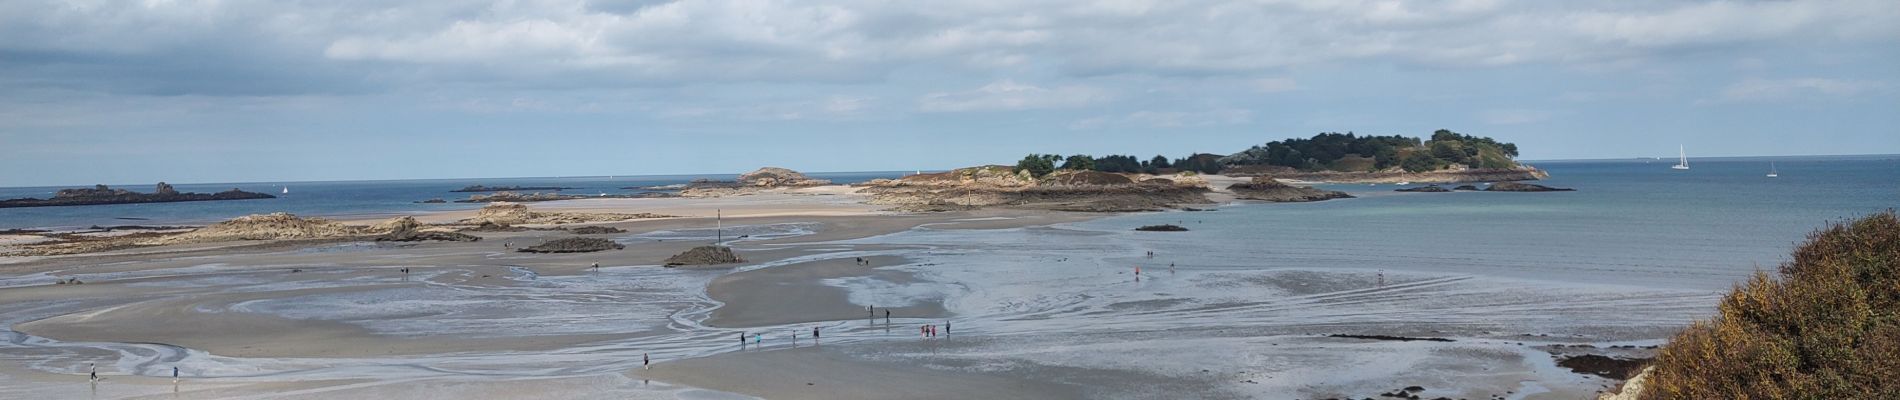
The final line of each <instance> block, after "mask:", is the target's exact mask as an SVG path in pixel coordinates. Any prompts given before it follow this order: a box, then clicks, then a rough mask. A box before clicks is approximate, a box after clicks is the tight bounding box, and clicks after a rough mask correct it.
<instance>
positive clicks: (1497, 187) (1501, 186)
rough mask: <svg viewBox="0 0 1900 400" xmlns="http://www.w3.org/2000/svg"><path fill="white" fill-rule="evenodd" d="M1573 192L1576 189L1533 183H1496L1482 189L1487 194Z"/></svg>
mask: <svg viewBox="0 0 1900 400" xmlns="http://www.w3.org/2000/svg"><path fill="white" fill-rule="evenodd" d="M1574 190H1576V189H1570V188H1554V187H1549V186H1544V185H1538V184H1533V183H1518V182H1498V183H1493V184H1491V187H1488V188H1484V191H1487V192H1569V191H1574Z"/></svg>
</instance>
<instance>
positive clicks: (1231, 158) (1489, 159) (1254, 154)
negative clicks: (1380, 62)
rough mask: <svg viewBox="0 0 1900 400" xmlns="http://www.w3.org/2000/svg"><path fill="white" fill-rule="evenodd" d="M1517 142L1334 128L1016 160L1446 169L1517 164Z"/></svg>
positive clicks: (1045, 164)
mask: <svg viewBox="0 0 1900 400" xmlns="http://www.w3.org/2000/svg"><path fill="white" fill-rule="evenodd" d="M1515 158H1517V145H1516V144H1512V143H1504V142H1499V141H1496V140H1492V139H1491V138H1488V137H1480V136H1469V135H1465V134H1461V133H1458V132H1452V131H1450V130H1445V129H1439V130H1438V131H1436V132H1432V137H1431V139H1430V140H1423V139H1420V138H1415V137H1405V136H1399V135H1391V136H1377V135H1365V136H1360V135H1357V134H1354V133H1351V132H1347V133H1337V132H1328V133H1321V134H1318V135H1313V137H1312V138H1308V139H1299V138H1290V139H1286V140H1276V141H1272V142H1267V143H1266V144H1265V145H1259V146H1253V147H1252V148H1249V149H1247V150H1245V151H1241V152H1239V153H1234V154H1233V155H1228V156H1220V155H1217V154H1207V153H1196V154H1193V155H1189V156H1187V157H1182V158H1176V159H1172V160H1170V159H1168V157H1166V156H1160V155H1157V156H1154V157H1153V158H1149V159H1145V160H1144V159H1141V158H1139V157H1135V156H1130V155H1108V156H1101V157H1095V156H1091V155H1086V154H1076V155H1071V156H1063V155H1058V154H1030V155H1028V156H1025V157H1023V159H1022V161H1018V162H1016V170H1017V171H1025V170H1026V171H1029V172H1030V173H1031V174H1034V175H1035V176H1043V175H1046V174H1048V173H1050V172H1054V171H1056V170H1062V169H1066V170H1085V171H1102V172H1123V173H1148V174H1163V173H1174V172H1183V171H1193V172H1199V173H1204V174H1214V173H1220V172H1221V170H1223V169H1226V168H1228V167H1235V166H1278V167H1289V168H1294V169H1298V170H1302V171H1320V170H1333V171H1382V170H1386V169H1389V168H1392V167H1399V168H1401V169H1404V170H1406V171H1410V172H1424V171H1435V170H1440V169H1444V168H1446V167H1449V166H1452V165H1464V166H1465V167H1469V168H1500V169H1501V168H1513V167H1516V166H1517V162H1516V161H1513V159H1515Z"/></svg>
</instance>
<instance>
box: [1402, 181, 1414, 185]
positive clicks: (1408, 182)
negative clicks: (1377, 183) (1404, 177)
mask: <svg viewBox="0 0 1900 400" xmlns="http://www.w3.org/2000/svg"><path fill="white" fill-rule="evenodd" d="M1399 184H1400V185H1410V184H1412V181H1405V182H1399Z"/></svg>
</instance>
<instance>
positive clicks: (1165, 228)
mask: <svg viewBox="0 0 1900 400" xmlns="http://www.w3.org/2000/svg"><path fill="white" fill-rule="evenodd" d="M1135 230H1138V231H1143V232H1187V230H1188V228H1183V227H1181V226H1180V225H1174V224H1161V225H1148V226H1143V227H1140V228H1135Z"/></svg>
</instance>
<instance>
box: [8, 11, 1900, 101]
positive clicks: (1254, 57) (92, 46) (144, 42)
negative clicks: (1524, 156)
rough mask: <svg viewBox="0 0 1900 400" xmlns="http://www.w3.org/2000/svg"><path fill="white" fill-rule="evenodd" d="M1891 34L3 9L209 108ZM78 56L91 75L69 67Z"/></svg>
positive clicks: (1169, 19) (1424, 62)
mask: <svg viewBox="0 0 1900 400" xmlns="http://www.w3.org/2000/svg"><path fill="white" fill-rule="evenodd" d="M1894 20H1900V7H1893V6H1892V3H1891V1H1890V0H1819V1H1800V2H1731V1H1712V2H1689V3H1681V2H1636V3H1626V4H1616V5H1603V4H1594V3H1584V2H1559V3H1550V2H1509V1H1497V0H1461V1H1446V2H1400V1H1389V0H1342V1H1327V2H1305V1H1246V0H1181V1H1143V0H1129V1H1118V2H1113V3H1112V4H1098V3H1073V2H1063V1H1052V0H1051V1H1025V2H1007V3H995V2H985V1H973V2H953V3H948V4H934V5H932V6H931V7H915V6H912V5H906V4H896V3H885V2H868V1H851V0H844V1H809V2H793V1H728V0H677V1H604V2H603V1H587V0H505V1H504V0H496V1H461V2H446V3H431V4H422V5H403V6H395V5H388V4H384V3H381V2H142V3H137V4H121V3H116V2H93V1H77V2H52V1H16V2H4V3H0V37H4V38H6V39H7V40H4V41H0V63H4V64H5V65H0V69H3V70H4V72H6V73H8V74H14V75H19V74H22V73H25V74H31V75H33V76H35V77H41V78H45V79H36V80H34V81H35V82H37V83H39V84H52V85H62V86H67V87H83V88H91V89H95V90H101V91H108V92H115V91H116V92H141V93H160V94H181V93H190V94H211V95H259V94H267V95H275V94H295V93H302V92H336V91H338V89H339V88H348V89H351V90H397V89H401V88H404V87H422V88H433V87H439V86H441V85H445V84H454V85H506V86H511V87H522V88H529V89H552V90H575V89H597V88H600V87H603V86H609V87H640V86H652V85H691V84H700V83H731V82H842V83H873V82H880V81H882V80H883V79H885V78H887V77H888V76H889V75H890V74H892V73H893V71H901V70H905V69H907V68H908V69H918V68H922V69H944V70H950V71H952V72H969V71H993V70H998V69H1002V70H1006V71H1009V72H1021V71H1025V70H1035V71H1048V72H1051V73H1054V74H1058V75H1063V76H1064V77H1071V78H1086V77H1095V76H1106V75H1127V74H1134V75H1148V76H1163V77H1166V76H1182V75H1209V74H1219V75H1255V76H1258V75H1260V74H1263V73H1265V74H1274V73H1278V72H1280V71H1283V70H1284V69H1286V68H1292V67H1304V66H1313V65H1337V64H1342V63H1368V62H1369V63H1382V64H1393V65H1401V66H1431V67H1449V68H1492V67H1497V66H1509V65H1522V64H1532V63H1549V64H1558V65H1575V66H1590V65H1622V64H1626V63H1630V62H1632V61H1631V60H1648V59H1669V58H1673V57H1680V55H1681V54H1683V50H1685V49H1698V48H1716V47H1723V46H1741V45H1747V44H1762V43H1787V44H1802V45H1807V44H1812V43H1887V44H1894V43H1895V42H1896V40H1895V38H1900V24H1892V23H1889V22H1890V21H1894ZM1500 32H1508V33H1509V34H1508V35H1505V36H1500ZM74 63H78V64H81V65H83V66H87V67H86V68H60V67H62V66H64V67H71V66H72V65H74ZM1288 83H1289V84H1290V82H1288ZM1278 84H1279V83H1278V82H1275V83H1274V84H1273V85H1269V86H1266V87H1263V89H1267V90H1266V91H1269V92H1271V91H1275V90H1280V89H1282V88H1284V87H1285V86H1275V85H1278Z"/></svg>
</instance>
